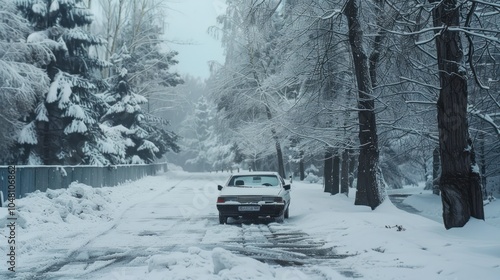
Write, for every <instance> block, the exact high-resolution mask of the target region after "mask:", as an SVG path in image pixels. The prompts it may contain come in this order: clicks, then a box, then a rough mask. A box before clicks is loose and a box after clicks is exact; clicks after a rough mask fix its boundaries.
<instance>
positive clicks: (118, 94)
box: [100, 46, 178, 164]
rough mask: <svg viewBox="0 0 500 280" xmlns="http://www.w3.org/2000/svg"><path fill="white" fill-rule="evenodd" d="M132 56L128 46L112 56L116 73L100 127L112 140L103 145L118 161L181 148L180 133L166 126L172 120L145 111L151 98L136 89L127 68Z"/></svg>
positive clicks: (139, 159)
mask: <svg viewBox="0 0 500 280" xmlns="http://www.w3.org/2000/svg"><path fill="white" fill-rule="evenodd" d="M130 59H131V55H130V53H129V51H128V50H127V48H126V47H125V46H124V47H122V49H121V50H120V51H119V53H117V54H115V55H113V56H112V57H111V61H112V62H113V64H114V65H115V68H116V69H115V71H114V72H115V73H116V75H114V76H112V77H111V78H110V84H111V85H112V86H111V88H110V89H109V90H108V91H106V92H105V93H104V94H103V95H102V97H103V99H104V100H105V101H106V102H107V104H108V105H109V107H108V109H107V111H106V113H105V114H104V115H103V116H102V118H101V122H102V123H101V124H100V128H101V130H102V131H103V132H104V134H105V135H106V137H107V139H109V140H108V141H106V142H102V144H101V147H102V149H103V150H104V152H105V153H107V154H108V155H109V156H111V157H112V162H113V163H115V164H118V163H133V164H143V163H150V162H152V161H154V160H155V159H157V158H159V157H161V156H162V155H163V154H164V153H166V152H167V151H169V150H173V151H178V146H177V144H176V143H175V142H176V141H177V136H176V135H175V134H173V133H171V132H169V131H167V130H166V129H165V127H164V126H166V125H167V124H168V123H167V122H166V121H163V120H161V119H160V118H155V117H153V116H151V115H149V114H145V113H144V112H143V109H142V108H141V105H143V104H146V103H147V102H148V100H147V99H146V98H145V97H144V96H141V95H138V94H136V93H134V92H133V91H132V88H131V86H130V84H129V80H128V70H127V69H126V68H125V65H127V64H129V60H130Z"/></svg>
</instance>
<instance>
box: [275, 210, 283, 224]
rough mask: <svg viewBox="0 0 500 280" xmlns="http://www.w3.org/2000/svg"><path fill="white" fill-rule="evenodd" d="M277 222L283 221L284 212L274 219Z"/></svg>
mask: <svg viewBox="0 0 500 280" xmlns="http://www.w3.org/2000/svg"><path fill="white" fill-rule="evenodd" d="M274 220H275V221H276V222H277V223H279V224H282V223H283V222H284V221H285V212H283V213H282V214H281V215H279V216H278V217H276V218H275V219H274Z"/></svg>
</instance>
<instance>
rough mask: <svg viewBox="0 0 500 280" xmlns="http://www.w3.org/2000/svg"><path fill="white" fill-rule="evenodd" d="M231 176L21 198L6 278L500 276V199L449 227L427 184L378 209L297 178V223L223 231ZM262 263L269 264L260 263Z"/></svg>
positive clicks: (1, 222) (2, 215)
mask: <svg viewBox="0 0 500 280" xmlns="http://www.w3.org/2000/svg"><path fill="white" fill-rule="evenodd" d="M227 177H228V174H221V173H218V174H214V173H212V174H208V173H197V174H193V173H185V172H181V171H175V172H174V171H170V172H167V173H164V174H161V175H158V176H154V177H147V178H144V179H141V180H139V181H137V182H131V183H128V184H124V185H121V186H117V187H114V188H100V189H93V188H90V187H88V186H85V185H82V184H77V183H74V184H73V185H71V186H70V188H68V189H67V190H51V191H48V192H46V193H35V194H32V195H31V196H29V197H27V198H23V199H19V200H17V204H18V208H17V210H18V215H19V218H18V220H17V228H16V235H15V237H16V245H17V251H16V273H12V272H9V271H8V270H7V268H8V264H7V258H8V257H7V253H8V252H7V251H6V247H7V244H8V240H7V236H8V234H9V233H8V229H7V228H6V227H5V224H6V223H7V210H6V209H5V208H3V209H0V210H1V212H0V227H1V228H3V232H2V235H1V237H0V244H1V246H0V260H1V258H4V259H5V260H4V261H1V262H0V263H1V266H0V269H1V270H0V279H111V280H112V279H117V280H118V279H166V280H173V279H266V280H267V279H283V280H284V279H287V280H293V279H301V280H302V279H303V280H305V279H347V278H359V279H384V280H386V279H499V277H500V276H499V275H500V239H499V236H500V202H499V201H493V202H492V203H490V204H488V205H486V206H485V212H486V217H487V219H486V221H485V222H483V221H478V220H472V221H470V222H469V223H468V224H467V225H466V226H465V227H464V228H460V229H451V230H445V229H444V227H443V225H442V223H441V221H440V215H441V214H440V212H441V205H440V200H439V197H437V196H434V195H432V194H430V193H429V192H426V191H423V190H422V188H419V187H415V188H407V189H405V190H404V191H405V192H407V193H413V194H415V195H413V196H411V197H409V198H407V199H406V200H405V202H406V203H408V204H410V205H412V206H413V207H414V208H416V209H417V210H419V211H422V212H421V213H420V214H419V215H416V214H410V213H407V212H404V211H402V210H399V209H398V208H396V207H395V206H394V205H393V204H392V203H391V202H390V201H389V200H386V202H384V204H383V205H381V206H380V207H378V208H377V209H376V210H375V211H371V210H370V209H369V208H368V207H361V206H354V205H353V204H354V203H353V200H354V194H353V193H352V192H351V195H350V197H345V196H343V195H337V196H330V195H328V194H326V193H323V192H322V187H321V185H318V184H309V183H302V182H294V183H293V185H292V204H291V211H290V219H288V220H286V221H285V223H284V224H277V223H274V222H271V221H265V222H263V223H247V222H244V223H241V222H239V221H234V220H230V222H231V223H230V224H228V225H219V223H218V217H217V210H216V208H215V200H216V196H217V193H218V192H217V188H216V186H217V184H222V183H223V182H224V181H225V180H226V179H227ZM258 260H260V261H258Z"/></svg>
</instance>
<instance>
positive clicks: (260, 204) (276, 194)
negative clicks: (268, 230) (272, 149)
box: [217, 172, 291, 224]
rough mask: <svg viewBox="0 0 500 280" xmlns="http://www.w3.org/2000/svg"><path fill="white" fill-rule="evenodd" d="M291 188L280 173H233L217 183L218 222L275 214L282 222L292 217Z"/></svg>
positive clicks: (273, 215)
mask: <svg viewBox="0 0 500 280" xmlns="http://www.w3.org/2000/svg"><path fill="white" fill-rule="evenodd" d="M290 187H291V186H290V184H285V181H284V180H283V178H282V177H281V176H280V175H279V174H278V173H277V172H250V173H238V174H233V175H231V177H229V180H227V182H226V184H225V185H224V186H221V185H219V186H218V189H219V191H220V194H219V197H218V198H217V209H218V210H219V222H220V223H221V224H225V223H227V218H228V217H232V218H239V217H243V218H251V219H254V218H262V217H273V218H275V219H276V221H277V222H279V223H282V222H283V220H284V219H285V218H288V216H289V208H290Z"/></svg>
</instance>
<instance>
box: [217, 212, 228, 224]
mask: <svg viewBox="0 0 500 280" xmlns="http://www.w3.org/2000/svg"><path fill="white" fill-rule="evenodd" d="M219 224H221V225H223V224H227V217H226V216H224V215H222V214H220V213H219Z"/></svg>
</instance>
